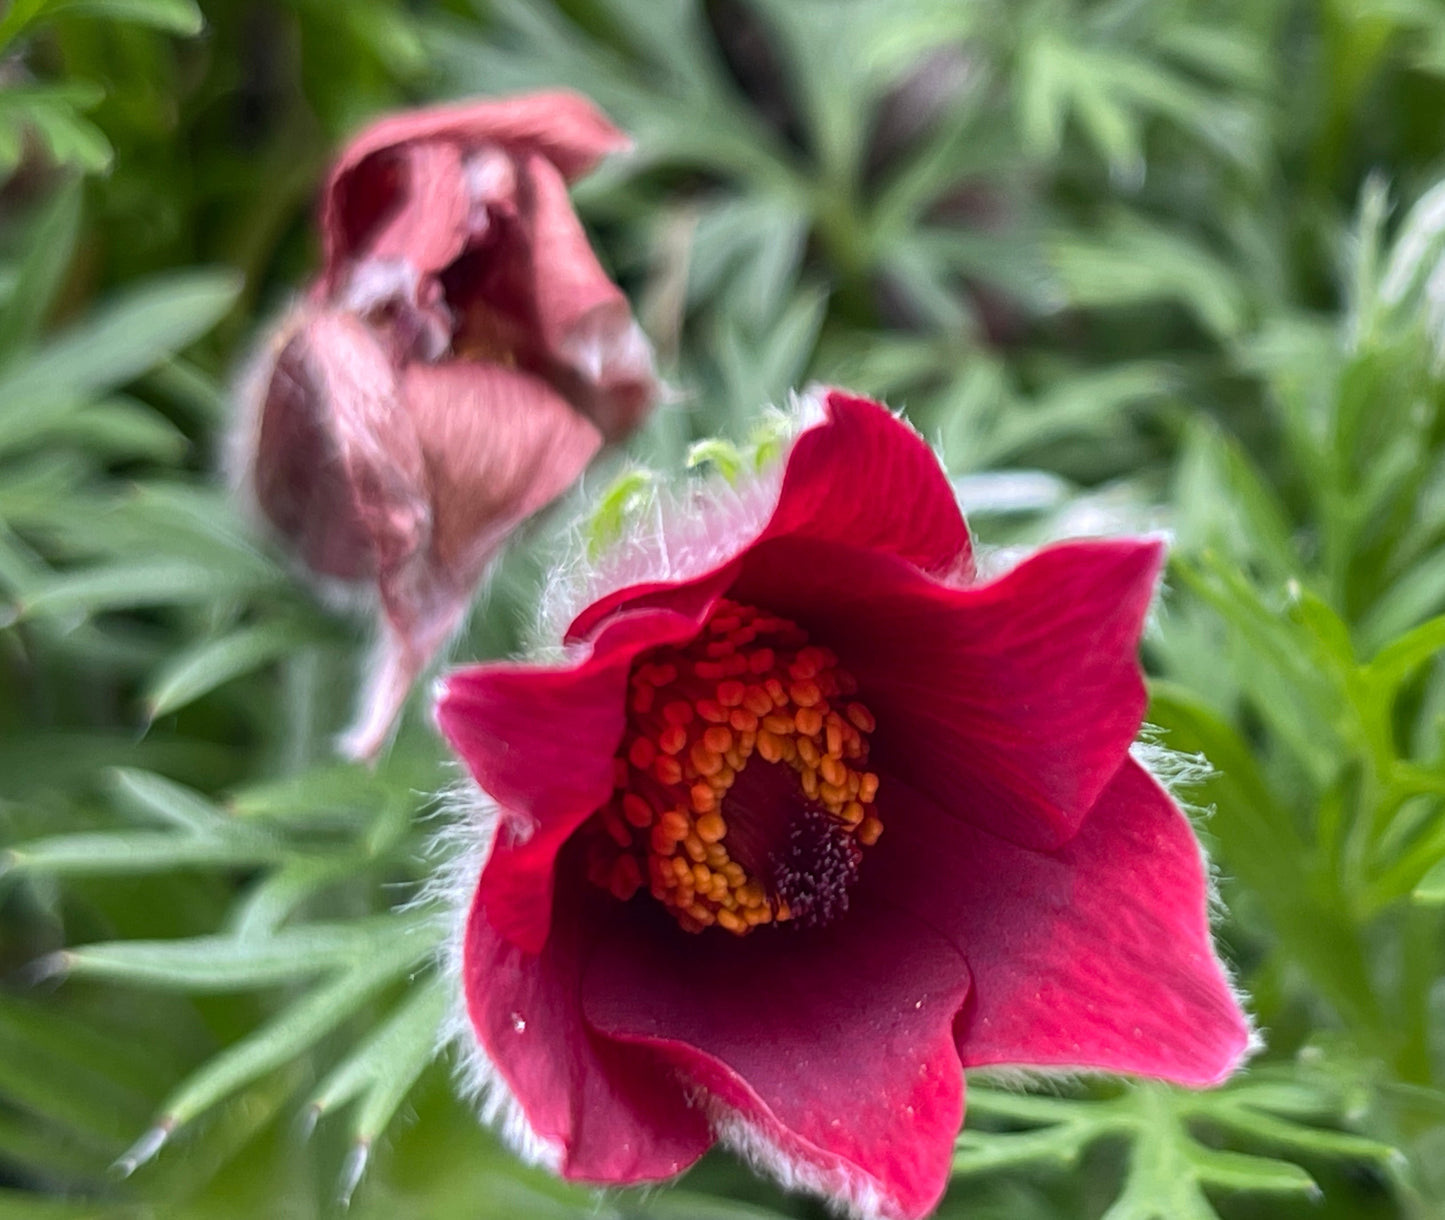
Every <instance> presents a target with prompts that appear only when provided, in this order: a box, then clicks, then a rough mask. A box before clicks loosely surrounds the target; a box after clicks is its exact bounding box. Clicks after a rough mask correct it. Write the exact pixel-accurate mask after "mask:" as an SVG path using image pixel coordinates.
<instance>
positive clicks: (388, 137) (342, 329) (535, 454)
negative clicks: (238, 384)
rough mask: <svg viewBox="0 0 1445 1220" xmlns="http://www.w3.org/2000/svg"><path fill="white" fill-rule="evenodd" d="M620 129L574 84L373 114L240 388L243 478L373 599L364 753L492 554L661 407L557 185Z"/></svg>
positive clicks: (356, 744)
mask: <svg viewBox="0 0 1445 1220" xmlns="http://www.w3.org/2000/svg"><path fill="white" fill-rule="evenodd" d="M626 143H627V141H626V139H625V137H623V135H622V134H621V133H620V132H618V131H617V130H616V129H615V128H613V127H612V126H611V125H610V124H609V123H608V122H607V121H606V120H605V119H604V118H603V117H602V116H601V115H600V114H599V113H598V112H597V111H596V110H595V109H594V108H593V107H592V105H591V104H590V103H589V102H587V101H585V100H584V99H582V98H580V97H576V96H574V95H571V94H566V93H545V94H533V95H529V96H524V97H513V98H502V99H496V100H489V101H477V102H469V103H465V104H461V105H455V106H446V107H439V108H435V109H431V110H421V111H415V112H412V113H408V114H401V115H396V116H394V117H391V118H386V119H382V120H380V121H379V122H377V123H375V124H374V125H372V126H371V127H369V128H367V129H366V130H365V131H363V132H362V133H361V134H360V135H358V136H357V137H356V138H355V139H354V140H353V141H352V142H351V143H350V144H349V145H348V146H347V148H346V149H345V151H344V152H343V153H342V154H341V157H340V159H339V161H338V163H337V165H336V167H335V168H334V169H333V171H332V173H331V176H330V178H329V179H328V181H327V184H326V189H325V193H324V196H323V200H322V206H321V225H322V237H323V244H324V252H325V262H324V266H323V269H322V272H321V274H320V276H319V277H318V279H317V281H316V283H315V284H314V285H313V287H312V289H311V290H310V292H309V293H308V295H307V298H306V300H305V302H304V303H303V304H302V305H301V306H299V307H298V308H297V309H296V310H295V311H293V314H292V316H291V317H290V318H288V319H287V320H286V321H285V322H284V323H283V324H282V326H281V327H280V328H279V329H278V331H277V333H276V335H275V337H274V338H273V340H272V342H271V343H270V344H269V350H268V351H267V353H266V354H265V356H264V357H263V358H262V360H261V361H260V362H259V367H258V369H257V372H256V374H255V375H254V376H253V377H252V379H251V387H252V392H251V394H250V395H249V398H250V399H251V402H250V404H249V405H250V407H251V411H250V417H249V418H248V420H247V426H246V428H245V436H244V437H243V448H244V449H245V457H244V462H245V471H246V481H247V483H248V485H249V487H250V489H251V491H252V492H253V493H254V496H255V499H256V502H257V505H258V507H259V508H260V510H261V511H262V513H264V515H265V516H266V517H267V518H268V519H269V521H270V522H271V524H272V525H273V526H274V527H275V528H276V529H278V530H279V531H280V533H281V534H282V535H284V536H285V538H286V539H287V540H288V541H289V542H290V543H291V545H292V546H293V547H294V548H295V549H296V551H297V552H298V554H299V556H300V557H301V559H302V560H303V562H304V563H305V564H306V565H307V566H308V567H309V568H310V569H311V571H312V572H314V573H316V574H317V575H319V576H321V577H324V578H334V579H339V580H341V581H343V582H350V583H355V584H359V585H361V586H363V587H370V588H374V589H375V591H376V592H377V593H378V594H379V596H380V601H381V607H382V610H383V614H384V627H385V638H384V640H383V649H382V653H381V656H380V659H379V663H378V664H377V666H376V667H375V669H374V671H373V673H372V674H371V676H370V681H369V691H368V693H367V695H366V696H365V697H364V699H363V711H362V716H361V719H360V722H359V723H358V725H357V726H356V728H355V730H354V731H353V733H352V736H351V741H350V748H351V750H352V751H353V752H354V753H357V754H361V755H368V754H371V753H374V752H375V750H376V749H378V748H379V747H380V745H381V744H382V742H383V741H384V740H385V737H386V734H387V732H388V730H389V727H390V725H391V723H392V721H393V719H394V717H395V714H396V712H397V711H398V710H399V708H400V706H401V704H402V702H403V701H404V699H405V697H406V694H407V691H408V689H409V688H410V686H411V683H412V681H413V679H414V678H415V677H416V675H417V674H418V673H419V672H420V671H421V670H422V669H423V668H424V667H425V666H426V664H427V663H428V662H429V661H430V659H431V657H432V656H433V655H434V654H435V652H436V651H437V649H438V648H439V647H440V646H441V645H442V643H443V642H444V641H445V640H446V638H447V637H448V636H449V635H450V634H451V632H452V631H453V630H454V629H455V627H456V626H457V624H458V622H459V621H460V619H461V617H462V615H463V614H464V613H465V610H466V607H467V605H468V604H469V602H470V600H471V597H472V594H473V592H474V589H475V587H476V584H477V582H478V580H479V579H480V577H481V574H482V572H483V570H484V568H485V567H486V564H487V563H488V561H489V560H490V559H491V558H492V557H493V556H494V555H495V554H496V552H497V551H498V549H499V548H500V547H501V544H502V543H503V541H504V540H505V539H506V537H507V536H508V535H509V534H510V533H511V532H512V530H513V529H515V528H516V526H517V525H518V524H519V523H520V522H521V521H522V520H523V519H525V518H526V517H528V516H530V515H531V514H532V513H534V512H536V511H537V510H538V509H539V508H541V507H543V506H544V505H546V504H548V503H550V502H551V501H552V500H553V499H555V498H556V497H557V496H558V495H560V494H561V493H562V492H563V491H565V490H566V489H567V488H568V487H569V486H570V485H571V484H572V483H573V481H574V480H575V479H576V477H577V476H578V475H579V474H580V473H581V471H582V469H583V468H584V467H585V466H586V465H587V463H588V461H589V460H590V459H591V458H592V456H593V455H594V454H595V453H596V452H597V450H598V448H600V446H601V445H602V444H603V442H604V440H613V439H618V438H620V437H622V436H624V435H626V433H627V432H628V431H630V430H631V429H632V428H633V427H634V426H636V425H637V424H638V423H639V422H640V421H641V420H642V418H643V417H644V415H645V414H646V412H647V411H648V409H649V408H650V407H651V406H652V404H653V402H654V401H655V400H656V398H657V392H658V381H657V378H656V375H655V373H654V370H653V364H652V353H651V349H650V347H649V346H648V344H647V341H646V339H645V338H644V337H643V335H642V332H641V331H640V330H639V329H638V327H637V324H636V322H634V320H633V318H632V313H631V310H630V308H629V306H628V303H627V299H626V298H625V297H624V296H623V294H622V291H621V290H620V289H619V288H618V287H617V286H616V285H615V284H614V283H613V282H612V281H611V280H610V279H609V278H608V277H607V274H606V273H605V272H604V271H603V270H602V268H601V267H600V266H599V265H598V262H597V259H596V256H595V255H594V254H593V252H592V249H591V247H590V246H589V244H588V242H587V236H586V234H585V233H584V232H583V229H582V226H581V224H580V222H579V221H578V219H577V216H576V214H575V213H574V211H573V210H572V206H571V203H570V201H569V199H568V195H567V183H568V182H569V181H571V180H572V179H574V178H576V177H578V176H580V175H581V174H584V173H586V172H587V171H588V170H590V169H591V168H592V167H593V166H594V165H595V164H596V163H597V161H598V160H599V159H600V158H601V157H603V156H604V155H605V154H607V153H609V152H613V151H616V150H618V149H620V148H623V147H625V146H626Z"/></svg>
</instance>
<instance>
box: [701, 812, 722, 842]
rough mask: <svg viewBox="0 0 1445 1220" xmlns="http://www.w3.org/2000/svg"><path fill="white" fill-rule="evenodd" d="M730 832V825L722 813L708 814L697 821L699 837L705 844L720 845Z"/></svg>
mask: <svg viewBox="0 0 1445 1220" xmlns="http://www.w3.org/2000/svg"><path fill="white" fill-rule="evenodd" d="M727 832H728V824H727V823H726V822H725V821H723V817H722V814H720V813H707V814H704V815H703V816H702V817H700V818H698V820H697V837H698V838H699V839H701V840H702V841H703V842H704V843H720V842H722V839H723V836H724V835H726V834H727Z"/></svg>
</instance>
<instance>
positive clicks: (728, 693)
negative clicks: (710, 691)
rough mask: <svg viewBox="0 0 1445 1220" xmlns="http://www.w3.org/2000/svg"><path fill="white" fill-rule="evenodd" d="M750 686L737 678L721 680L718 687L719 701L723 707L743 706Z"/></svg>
mask: <svg viewBox="0 0 1445 1220" xmlns="http://www.w3.org/2000/svg"><path fill="white" fill-rule="evenodd" d="M747 693H748V688H747V687H746V686H744V685H743V684H742V683H741V682H739V681H737V680H736V679H729V680H728V681H726V682H720V683H719V684H718V688H717V701H718V702H719V703H721V704H722V705H723V707H741V706H742V702H743V700H744V699H745V698H746V697H747Z"/></svg>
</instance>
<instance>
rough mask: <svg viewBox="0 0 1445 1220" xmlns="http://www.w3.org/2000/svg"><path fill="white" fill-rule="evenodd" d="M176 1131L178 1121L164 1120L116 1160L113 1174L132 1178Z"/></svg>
mask: <svg viewBox="0 0 1445 1220" xmlns="http://www.w3.org/2000/svg"><path fill="white" fill-rule="evenodd" d="M175 1129H176V1120H175V1119H174V1118H172V1117H170V1116H169V1115H167V1116H166V1117H165V1118H162V1119H161V1120H160V1121H159V1122H157V1123H156V1125H155V1126H154V1127H152V1128H151V1129H150V1130H149V1131H147V1132H146V1133H145V1134H144V1135H142V1136H141V1137H140V1139H138V1140H136V1142H135V1143H133V1144H132V1145H131V1146H130V1147H129V1148H127V1149H126V1150H125V1152H123V1153H122V1154H121V1155H120V1156H119V1157H118V1158H117V1159H116V1162H115V1164H113V1165H112V1166H111V1167H110V1168H111V1172H112V1173H114V1174H115V1175H116V1176H117V1177H120V1178H128V1177H130V1175H131V1174H133V1173H134V1172H135V1171H136V1170H137V1169H139V1168H140V1167H141V1166H142V1165H144V1164H145V1163H146V1162H147V1161H149V1160H151V1159H153V1158H154V1157H155V1155H156V1153H158V1152H159V1151H160V1150H161V1149H162V1148H164V1147H165V1145H166V1141H167V1140H169V1139H170V1138H171V1133H172V1132H173V1131H174V1130H175Z"/></svg>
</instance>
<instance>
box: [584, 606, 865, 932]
mask: <svg viewBox="0 0 1445 1220" xmlns="http://www.w3.org/2000/svg"><path fill="white" fill-rule="evenodd" d="M857 689H858V684H857V682H856V681H855V680H854V679H853V676H852V675H851V674H849V673H848V672H847V671H846V670H845V669H843V668H841V667H840V666H839V664H838V658H837V657H836V656H834V655H833V653H831V652H830V651H829V650H828V649H826V648H820V647H818V646H817V645H815V644H810V643H809V642H808V635H807V633H806V632H805V631H804V630H803V629H802V628H801V627H799V626H798V625H797V624H796V623H793V622H791V621H789V620H788V619H785V618H780V617H777V616H776V615H770V614H767V613H766V612H764V611H761V610H759V609H757V608H756V607H753V606H744V605H740V604H738V603H737V602H731V601H725V600H724V601H720V602H719V603H718V605H717V607H716V608H715V609H714V610H713V613H712V615H711V617H710V618H709V619H708V621H707V624H706V625H705V626H704V628H703V630H702V631H701V632H699V633H698V635H697V637H696V638H695V639H693V640H692V641H691V642H689V643H688V644H686V645H684V646H681V647H666V648H658V649H654V650H653V651H651V652H650V653H648V654H647V655H646V656H644V657H642V658H640V659H639V660H638V661H637V663H636V664H634V666H633V668H632V673H631V676H630V679H629V684H628V717H627V729H626V732H625V733H624V734H623V738H622V745H621V748H620V749H619V751H618V753H617V757H616V759H615V760H614V767H615V771H616V780H615V783H616V788H615V790H614V792H613V794H612V799H611V800H610V801H609V802H608V803H607V804H606V805H605V806H603V807H602V808H601V809H600V810H598V811H597V813H596V814H595V815H594V816H593V818H592V819H591V821H590V822H589V823H588V826H587V835H588V838H589V844H588V876H589V878H590V879H591V880H592V882H593V883H594V884H596V885H599V886H601V887H602V888H603V889H606V890H609V891H610V892H611V893H612V894H613V895H615V896H616V897H617V898H619V899H621V900H622V901H624V902H625V901H627V900H629V899H630V898H632V897H633V895H635V894H636V893H637V892H638V891H639V890H640V889H642V888H643V887H644V886H646V887H648V888H649V889H650V890H651V892H652V895H653V897H654V898H656V899H657V900H658V901H659V902H661V903H662V904H663V905H664V906H666V907H667V908H668V909H669V910H670V911H671V912H672V914H673V916H674V917H675V918H676V919H677V921H678V923H680V924H681V925H682V926H683V927H684V928H686V929H687V930H688V931H690V932H700V931H702V929H703V928H706V927H711V926H713V925H714V924H715V925H717V926H718V927H722V928H726V929H727V930H728V931H729V932H732V933H734V934H737V935H743V934H744V933H747V932H750V931H751V930H752V929H753V928H755V927H757V926H759V925H760V924H765V923H787V922H792V923H794V924H795V925H796V926H800V927H816V926H821V925H823V924H826V923H829V922H831V921H832V920H834V919H836V918H837V917H838V916H839V915H841V914H842V913H843V912H844V911H846V910H847V909H848V892H849V890H850V888H851V887H852V884H853V881H854V880H855V878H856V877H857V874H858V868H859V864H860V862H861V860H862V857H863V848H865V847H870V846H872V845H873V844H874V843H876V842H877V841H878V836H879V835H881V834H882V833H883V823H882V822H880V821H879V820H878V816H877V812H876V810H875V809H874V805H873V801H874V797H875V796H876V794H877V791H878V776H877V775H875V774H874V773H872V772H871V771H869V770H867V763H868V734H869V733H871V732H872V730H873V727H874V721H873V716H872V714H871V713H870V712H869V711H868V709H867V708H866V707H864V706H863V704H861V703H859V702H857V701H856V700H853V699H852V698H851V696H853V695H854V694H856V692H857Z"/></svg>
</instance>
